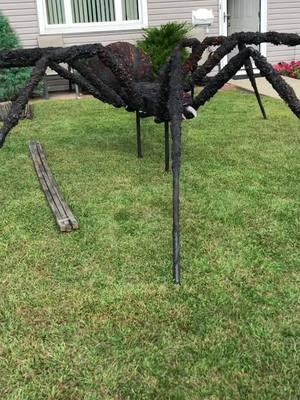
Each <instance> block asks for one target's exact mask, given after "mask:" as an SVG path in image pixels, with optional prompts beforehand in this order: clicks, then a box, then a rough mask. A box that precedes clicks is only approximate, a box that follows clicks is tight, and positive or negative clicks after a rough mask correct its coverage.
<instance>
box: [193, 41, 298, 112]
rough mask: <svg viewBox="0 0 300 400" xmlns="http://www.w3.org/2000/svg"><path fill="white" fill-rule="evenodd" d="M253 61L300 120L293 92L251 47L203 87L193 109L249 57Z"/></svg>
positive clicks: (215, 91)
mask: <svg viewBox="0 0 300 400" xmlns="http://www.w3.org/2000/svg"><path fill="white" fill-rule="evenodd" d="M250 56H251V57H252V58H253V59H254V62H255V64H256V66H257V68H258V69H259V70H260V72H261V74H262V75H263V76H265V77H266V78H267V80H268V81H269V82H270V83H271V84H272V86H273V88H274V89H275V90H276V91H277V92H278V94H279V95H280V97H281V98H282V99H283V100H284V101H285V102H286V103H287V104H288V105H289V107H290V109H291V110H292V111H293V112H294V114H295V115H296V116H297V117H299V118H300V101H299V99H298V98H297V96H296V94H295V92H294V90H293V89H292V88H291V87H290V86H289V85H288V84H287V83H286V82H285V80H284V79H283V78H282V77H281V76H280V75H279V73H278V72H277V71H275V70H274V68H273V67H272V65H271V64H269V63H268V62H267V60H266V58H265V57H263V56H262V55H261V54H260V53H259V52H258V51H257V50H255V49H253V48H252V47H246V48H245V49H243V50H242V51H241V52H240V53H239V54H237V55H236V56H234V57H232V58H231V60H230V62H229V63H228V64H227V65H226V66H225V67H224V68H223V69H222V70H221V71H220V72H219V73H218V74H217V75H216V76H215V77H214V79H213V80H212V81H211V83H210V84H208V85H207V86H205V88H204V89H203V90H202V92H201V93H200V94H199V95H198V96H197V97H196V98H195V99H194V104H193V107H194V108H195V109H198V108H199V107H201V106H202V105H204V104H205V103H206V102H207V101H208V100H210V99H211V98H212V97H213V96H214V95H215V94H216V93H217V92H218V90H219V89H221V87H222V86H223V85H224V84H225V83H226V82H228V81H229V80H230V79H231V78H232V77H233V76H234V75H235V74H236V72H237V71H238V70H239V69H240V68H241V67H242V66H243V64H244V62H245V60H246V59H248V58H249V57H250Z"/></svg>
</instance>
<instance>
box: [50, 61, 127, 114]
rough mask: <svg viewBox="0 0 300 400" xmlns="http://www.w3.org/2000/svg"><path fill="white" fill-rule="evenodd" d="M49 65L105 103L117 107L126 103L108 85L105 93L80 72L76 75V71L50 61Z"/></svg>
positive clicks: (60, 74)
mask: <svg viewBox="0 0 300 400" xmlns="http://www.w3.org/2000/svg"><path fill="white" fill-rule="evenodd" d="M49 66H50V68H51V69H53V70H54V71H55V72H57V73H58V75H59V76H61V77H62V78H64V79H67V80H69V81H71V82H73V83H76V84H77V85H79V86H81V87H82V88H83V89H84V90H86V91H87V92H88V93H90V94H91V95H92V96H94V97H95V98H96V99H98V100H101V101H103V102H105V103H109V104H112V105H113V106H114V107H117V108H119V107H122V105H124V104H123V102H122V99H121V98H120V97H119V96H118V95H117V94H116V93H115V92H114V91H113V90H111V92H109V90H110V88H108V87H107V89H108V90H107V91H106V93H103V92H101V91H100V90H98V88H95V87H94V86H93V85H92V84H91V83H90V82H89V81H88V80H87V79H85V78H84V77H83V76H81V75H79V74H76V75H75V74H74V73H72V72H69V71H68V70H67V69H65V68H64V67H62V66H61V65H59V64H56V63H53V62H50V63H49Z"/></svg>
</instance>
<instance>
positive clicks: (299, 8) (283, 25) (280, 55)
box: [267, 0, 300, 64]
mask: <svg viewBox="0 0 300 400" xmlns="http://www.w3.org/2000/svg"><path fill="white" fill-rule="evenodd" d="M268 30H269V31H277V32H287V33H300V0H293V1H292V0H268ZM267 56H268V60H269V61H270V63H271V64H275V63H278V62H280V61H294V60H300V46H297V47H287V46H273V45H269V46H268V52H267Z"/></svg>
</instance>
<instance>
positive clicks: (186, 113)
mask: <svg viewBox="0 0 300 400" xmlns="http://www.w3.org/2000/svg"><path fill="white" fill-rule="evenodd" d="M182 101H183V113H182V118H183V119H192V118H195V117H197V111H196V110H195V109H194V107H193V99H192V96H191V94H190V92H183V93H182Z"/></svg>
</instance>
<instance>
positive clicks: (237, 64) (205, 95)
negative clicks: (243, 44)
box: [193, 47, 251, 110]
mask: <svg viewBox="0 0 300 400" xmlns="http://www.w3.org/2000/svg"><path fill="white" fill-rule="evenodd" d="M250 55H251V50H250V47H247V48H245V49H244V50H242V51H241V52H240V53H238V54H237V55H236V56H234V57H232V58H231V59H230V61H229V63H228V64H227V65H226V66H225V67H224V68H223V69H221V71H220V72H219V73H218V74H217V75H216V76H215V77H213V79H212V80H211V82H210V83H209V84H208V85H207V86H205V87H204V89H203V90H202V92H200V94H199V95H198V96H197V97H195V99H194V102H193V107H194V108H195V109H196V110H197V109H198V108H199V107H201V106H203V105H204V104H205V103H206V102H207V101H208V100H210V99H211V98H212V97H213V96H214V95H215V94H216V93H217V92H218V90H219V89H221V88H222V87H223V86H224V85H225V83H226V82H228V81H229V80H230V79H231V78H232V77H233V76H234V75H235V74H236V73H237V71H239V70H240V69H241V67H242V66H243V65H244V63H245V60H246V59H247V58H249V56H250Z"/></svg>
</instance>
